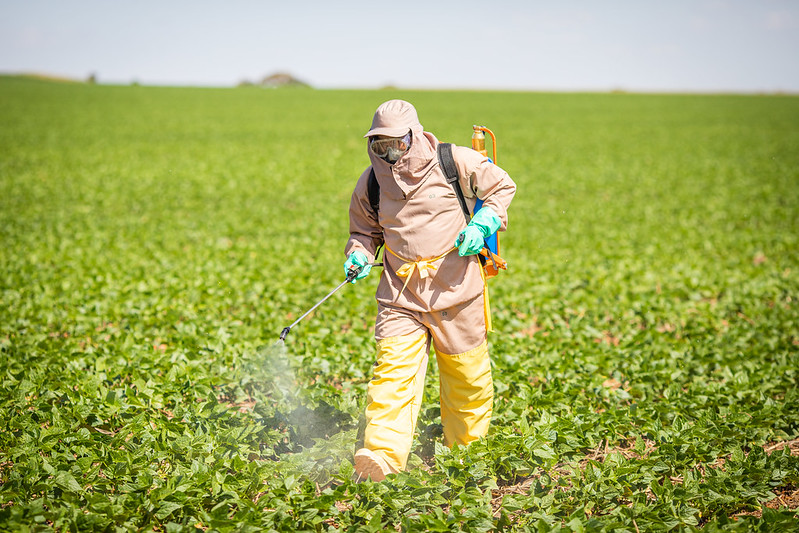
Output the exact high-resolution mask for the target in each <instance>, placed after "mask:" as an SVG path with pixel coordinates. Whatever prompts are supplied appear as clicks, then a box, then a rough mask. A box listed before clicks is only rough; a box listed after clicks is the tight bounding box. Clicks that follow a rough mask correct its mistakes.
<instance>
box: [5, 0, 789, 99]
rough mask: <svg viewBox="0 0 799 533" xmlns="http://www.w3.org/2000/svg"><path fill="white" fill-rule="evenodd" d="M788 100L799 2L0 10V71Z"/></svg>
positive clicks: (199, 81) (69, 1)
mask: <svg viewBox="0 0 799 533" xmlns="http://www.w3.org/2000/svg"><path fill="white" fill-rule="evenodd" d="M277 71H285V72H289V73H291V74H292V75H294V76H295V77H297V78H299V79H301V80H303V81H306V82H308V83H310V84H311V85H313V86H314V87H318V88H379V87H383V86H386V85H394V86H396V87H400V88H422V89H427V88H430V89H451V88H465V89H510V90H568V91H580V90H613V89H624V90H630V91H697V92H707V91H732V92H759V91H768V92H770V91H786V92H799V0H481V1H475V0H460V1H453V0H444V1H436V0H427V1H419V0H389V1H381V0H370V1H361V0H356V1H345V0H340V1H338V2H331V1H326V2H321V1H315V0H307V1H302V0H281V1H271V0H262V1H256V0H226V1H222V0H218V1H207V0H135V1H127V2H123V1H114V0H0V73H45V74H52V75H58V76H64V77H71V78H77V79H86V78H87V77H88V76H89V75H90V74H92V73H95V74H96V76H97V79H98V81H99V82H100V83H123V84H127V83H131V82H133V81H136V82H139V83H141V84H143V85H203V86H223V87H224V86H234V85H236V84H238V83H239V82H240V81H242V80H250V81H258V80H261V79H262V78H264V77H265V76H267V75H269V74H272V73H274V72H277Z"/></svg>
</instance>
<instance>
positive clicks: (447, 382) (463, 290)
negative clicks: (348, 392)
mask: <svg viewBox="0 0 799 533" xmlns="http://www.w3.org/2000/svg"><path fill="white" fill-rule="evenodd" d="M364 137H366V138H367V139H368V141H367V152H368V154H369V159H370V161H371V165H370V166H369V167H367V169H366V170H365V171H364V172H363V174H362V175H361V177H360V179H359V180H358V182H357V184H356V185H355V190H354V192H353V193H352V198H351V201H350V208H349V218H350V237H349V240H348V241H347V245H346V248H345V254H346V256H347V260H346V262H345V263H344V270H345V272H349V271H350V269H351V268H352V267H353V266H359V267H363V270H361V272H360V274H359V275H358V276H357V278H355V279H354V280H353V283H355V282H356V281H357V280H358V279H363V278H364V277H366V276H367V275H368V274H369V271H370V269H371V266H370V264H369V263H371V262H373V261H374V258H375V254H376V253H377V251H378V249H379V246H380V245H384V246H385V251H384V254H383V262H384V269H383V275H382V277H381V278H380V283H379V285H378V288H377V293H376V299H377V304H378V309H377V319H376V322H375V339H376V341H377V361H376V363H375V366H374V375H373V378H372V380H371V381H370V382H369V385H368V398H367V407H366V428H365V433H364V443H363V446H364V447H363V448H361V449H359V450H358V451H357V452H356V453H355V471H356V473H357V474H358V477H359V479H367V478H371V479H372V480H373V481H380V480H382V479H384V478H385V476H386V475H387V474H389V473H396V472H399V471H401V470H404V469H405V466H406V463H407V460H408V455H409V454H410V450H411V444H412V441H413V433H414V430H415V427H416V419H417V416H418V414H419V409H420V407H421V403H422V394H423V391H424V379H425V373H426V370H427V357H428V353H429V350H430V344H431V342H432V345H433V347H434V350H435V354H436V360H437V363H438V368H439V373H440V376H441V377H440V384H439V385H440V396H441V400H440V401H441V422H442V425H443V426H444V441H445V444H446V445H448V446H452V445H453V444H455V443H458V444H462V445H465V444H468V443H469V442H472V441H474V440H476V439H479V438H480V437H483V436H485V435H486V433H487V431H488V426H489V423H490V420H491V413H492V404H493V382H492V380H491V366H490V361H489V356H488V348H487V344H486V336H487V329H488V327H487V319H488V318H489V317H488V314H487V312H488V306H487V304H488V301H487V293H486V289H485V278H484V274H483V269H482V267H481V264H480V261H479V260H478V257H477V255H476V254H477V253H479V251H480V250H481V249H482V247H483V239H484V238H485V237H488V236H489V235H491V234H492V233H494V232H495V231H496V230H498V229H500V230H504V229H505V228H506V225H507V220H508V215H507V209H508V206H509V205H510V203H511V199H512V198H513V195H514V193H515V192H516V184H515V183H514V182H513V180H511V178H510V177H509V176H508V174H507V173H506V172H505V171H504V170H502V169H501V168H499V167H498V166H496V165H494V164H493V163H491V162H490V161H489V160H488V158H486V157H485V156H483V155H481V154H480V153H478V152H476V151H474V150H472V149H471V148H466V147H459V146H453V150H452V151H453V157H454V160H455V163H456V166H457V169H458V174H459V177H460V183H459V185H460V187H461V188H462V190H463V193H464V196H465V197H466V201H467V204H468V206H469V209H470V212H473V210H474V203H475V201H476V199H477V198H481V199H482V200H483V201H484V204H483V208H482V209H480V210H479V211H478V213H477V215H475V216H474V217H473V218H472V221H471V222H470V223H469V224H468V225H467V224H466V221H465V217H464V213H463V210H462V208H461V206H460V204H459V202H458V198H457V196H456V192H455V190H454V188H453V186H452V185H450V184H449V183H447V181H446V178H445V174H444V172H443V170H442V169H441V167H440V165H439V160H438V157H437V155H436V147H437V146H438V144H439V141H438V139H436V137H435V136H434V135H433V134H431V133H429V132H426V131H424V129H423V127H422V125H421V124H420V123H419V119H418V117H417V113H416V109H415V108H414V107H413V105H411V104H410V103H408V102H405V101H402V100H390V101H388V102H385V103H383V104H382V105H380V106H379V107H378V108H377V111H376V112H375V114H374V118H373V120H372V127H371V128H370V130H369V132H368V133H367V134H366V135H365V136H364ZM372 169H373V170H374V174H375V177H376V178H377V182H378V184H379V186H380V197H379V198H380V203H379V207H378V210H377V212H375V211H374V210H373V209H372V205H371V204H370V200H369V193H368V181H369V176H370V173H371V171H372ZM461 237H462V238H461Z"/></svg>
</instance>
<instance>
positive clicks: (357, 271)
mask: <svg viewBox="0 0 799 533" xmlns="http://www.w3.org/2000/svg"><path fill="white" fill-rule="evenodd" d="M361 270H363V267H362V266H353V267H352V268H350V269H349V271H348V272H347V279H345V280H344V281H342V282H341V284H340V285H339V286H338V287H336V288H335V289H333V290H332V291H330V292H329V293H328V294H327V296H325V297H324V298H322V299H321V300H319V301H318V302H316V304H314V306H313V307H311V308H310V309H308V310H307V311H306V312H305V314H303V315H302V316H301V317H300V318H298V319H297V320H295V321H294V323H293V324H291V325H290V326H286V327H285V328H283V331H281V332H280V339H278V341H277V342H278V343H283V342H285V340H286V336H287V335H288V334H289V331H291V328H293V327H294V326H296V325H297V322H299V321H300V320H302V319H303V318H305V317H306V316H308V315H310V314H311V312H312V311H313V310H314V309H316V308H317V307H319V306H320V305H322V304H323V303H324V302H325V301H326V300H327V299H328V298H330V297H331V296H333V295H334V294H335V293H336V292H338V290H339V289H341V287H343V286H344V285H346V284H347V283H349V282H351V281H352V280H354V279H355V277H356V276H357V275H358V274H360V273H361Z"/></svg>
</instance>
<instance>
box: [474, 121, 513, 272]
mask: <svg viewBox="0 0 799 533" xmlns="http://www.w3.org/2000/svg"><path fill="white" fill-rule="evenodd" d="M472 130H473V133H472V149H473V150H475V151H477V152H480V153H481V154H482V155H484V156H485V157H488V150H486V136H485V134H486V133H488V134H489V135H490V136H491V150H492V152H493V156H494V158H493V159H492V158H489V159H488V160H489V161H491V162H492V163H494V164H497V138H496V136H495V135H494V132H493V131H491V130H490V129H488V128H486V127H485V126H477V125H475V126H472ZM482 206H483V201H482V200H481V199H480V198H478V199H477V201H476V202H475V204H474V212H475V213H476V212H477V211H478V210H479V209H480V208H481V207H482ZM480 255H481V256H482V261H481V262H482V263H483V270H484V271H485V275H486V278H493V277H494V276H496V275H497V274H499V271H500V270H507V268H508V265H507V263H506V262H505V260H504V259H502V258H501V257H500V256H499V232H494V233H493V234H492V235H490V236H489V237H488V238H487V239H486V240H485V248H483V249H482V250H481V251H480ZM487 260H490V262H489V261H487Z"/></svg>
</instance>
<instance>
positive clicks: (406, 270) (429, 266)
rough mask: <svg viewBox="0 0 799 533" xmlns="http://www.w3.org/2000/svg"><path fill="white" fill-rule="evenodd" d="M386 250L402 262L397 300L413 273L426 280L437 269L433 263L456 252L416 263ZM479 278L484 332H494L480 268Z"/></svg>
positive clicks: (387, 248)
mask: <svg viewBox="0 0 799 533" xmlns="http://www.w3.org/2000/svg"><path fill="white" fill-rule="evenodd" d="M386 250H388V253H390V254H391V255H393V256H394V257H396V258H397V259H400V260H402V261H404V263H403V265H402V266H401V267H399V268H398V269H397V275H398V276H399V277H401V278H405V283H404V284H403V285H402V290H401V291H400V292H399V294H397V298H399V295H400V294H402V293H403V292H405V287H407V286H408V282H409V281H410V280H411V276H412V275H413V273H414V271H418V272H419V277H420V278H421V279H425V278H427V276H429V275H430V273H429V271H431V270H437V269H438V266H437V265H435V264H434V263H436V262H437V261H439V260H441V259H444V258H445V257H446V256H447V255H449V254H450V253H451V252H452V251H454V250H457V248H455V247H453V248H450V249H449V250H447V251H446V252H444V253H443V254H441V255H439V256H438V257H434V258H432V259H420V260H418V261H411V260H409V259H405V258H404V257H402V256H401V255H398V254H397V253H396V252H394V250H392V249H391V248H389V247H388V245H386ZM480 276H481V277H482V278H483V311H484V314H485V321H486V330H487V331H494V328H493V327H492V326H493V325H492V323H491V306H490V305H489V302H488V284H487V283H486V278H485V272H483V268H482V267H480Z"/></svg>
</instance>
